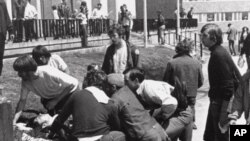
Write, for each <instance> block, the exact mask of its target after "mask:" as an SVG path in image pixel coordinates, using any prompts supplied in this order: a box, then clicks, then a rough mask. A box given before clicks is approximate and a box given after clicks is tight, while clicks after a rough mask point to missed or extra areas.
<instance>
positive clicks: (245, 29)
mask: <svg viewBox="0 0 250 141" xmlns="http://www.w3.org/2000/svg"><path fill="white" fill-rule="evenodd" d="M248 33H249V28H248V27H246V26H244V27H243V28H242V31H241V34H240V40H239V46H238V51H239V52H240V51H241V48H242V47H243V44H244V42H245V40H246V38H247V35H248Z"/></svg>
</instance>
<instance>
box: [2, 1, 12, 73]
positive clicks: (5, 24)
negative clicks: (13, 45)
mask: <svg viewBox="0 0 250 141" xmlns="http://www.w3.org/2000/svg"><path fill="white" fill-rule="evenodd" d="M12 28H13V26H12V23H11V21H10V17H9V14H8V11H7V7H6V3H5V1H4V0H0V76H1V75H2V69H3V56H4V49H5V40H6V34H7V31H8V32H9V34H10V35H11V36H10V37H11V39H13V38H14V35H13V34H12Z"/></svg>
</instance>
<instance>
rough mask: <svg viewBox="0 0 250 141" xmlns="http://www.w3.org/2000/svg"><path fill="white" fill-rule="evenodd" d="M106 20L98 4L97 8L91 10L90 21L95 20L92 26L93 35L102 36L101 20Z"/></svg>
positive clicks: (105, 15)
mask: <svg viewBox="0 0 250 141" xmlns="http://www.w3.org/2000/svg"><path fill="white" fill-rule="evenodd" d="M106 18H107V14H106V13H105V12H104V11H103V9H102V4H101V3H98V4H97V7H96V8H94V9H93V12H92V19H95V20H94V21H93V22H94V23H93V24H94V25H95V27H94V29H93V30H94V33H95V34H97V35H101V34H102V28H103V25H102V23H103V19H106Z"/></svg>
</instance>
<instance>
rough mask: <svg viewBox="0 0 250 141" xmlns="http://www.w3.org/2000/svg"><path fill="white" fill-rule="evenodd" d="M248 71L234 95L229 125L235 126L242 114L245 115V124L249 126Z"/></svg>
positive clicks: (249, 73)
mask: <svg viewBox="0 0 250 141" xmlns="http://www.w3.org/2000/svg"><path fill="white" fill-rule="evenodd" d="M249 80H250V70H248V71H247V72H246V73H245V74H244V75H243V76H242V80H241V82H240V85H239V87H238V89H237V91H236V93H235V95H234V99H233V104H232V109H231V113H230V114H229V115H228V117H229V119H230V124H231V125H234V124H236V121H237V120H238V119H239V118H240V117H241V115H242V113H243V112H244V114H245V120H246V124H247V125H250V116H249V114H250V101H249V99H250V91H249V89H250V87H249V86H250V85H249Z"/></svg>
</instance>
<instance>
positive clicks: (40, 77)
mask: <svg viewBox="0 0 250 141" xmlns="http://www.w3.org/2000/svg"><path fill="white" fill-rule="evenodd" d="M13 68H14V70H15V71H17V72H18V76H19V77H21V79H22V86H21V93H20V99H19V101H18V104H17V107H16V112H15V116H14V120H13V124H14V125H15V124H16V122H17V120H18V119H19V117H20V116H21V114H22V111H23V109H24V107H25V104H26V101H27V97H28V94H29V92H30V91H31V92H33V93H34V94H36V95H38V96H40V97H41V102H42V104H43V105H44V107H45V108H46V109H47V110H48V113H49V114H50V115H54V114H56V113H58V111H59V110H61V109H62V107H63V105H64V104H65V102H67V100H68V99H69V97H70V96H71V95H72V94H73V93H74V92H76V91H77V89H78V80H77V79H75V78H74V77H72V76H70V75H68V74H66V73H63V72H62V71H59V70H58V69H56V68H53V67H50V66H48V65H44V66H37V63H36V61H35V60H34V59H33V58H32V57H31V56H29V55H24V56H21V57H18V58H17V59H16V60H15V62H14V64H13Z"/></svg>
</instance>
